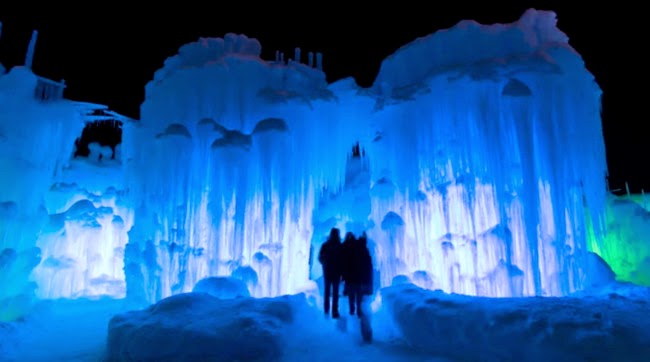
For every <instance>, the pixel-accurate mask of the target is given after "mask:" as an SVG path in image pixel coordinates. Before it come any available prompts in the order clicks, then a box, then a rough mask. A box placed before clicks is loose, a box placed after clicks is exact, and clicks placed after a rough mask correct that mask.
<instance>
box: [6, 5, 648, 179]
mask: <svg viewBox="0 0 650 362" xmlns="http://www.w3.org/2000/svg"><path fill="white" fill-rule="evenodd" d="M6 3H7V2H3V4H2V5H0V21H2V23H3V29H2V37H1V38H0V62H1V63H2V64H3V65H4V66H5V68H7V69H9V68H10V67H11V66H14V65H19V64H22V63H23V61H24V56H25V50H26V48H27V44H28V43H29V39H30V37H31V32H32V30H34V29H36V30H38V31H39V37H38V43H37V46H36V53H35V58H34V65H33V69H34V71H35V72H36V73H37V74H38V75H41V76H44V77H47V78H50V79H54V80H60V79H65V80H66V83H67V84H68V88H67V90H66V93H65V95H66V97H67V98H69V99H74V100H80V101H88V102H94V103H100V104H106V105H108V106H109V107H110V108H111V109H113V110H115V111H117V112H119V113H122V114H124V115H127V116H130V117H133V118H138V117H139V106H140V104H141V103H142V101H143V99H144V86H145V84H146V82H148V81H149V80H150V79H151V78H152V77H153V73H154V71H155V70H156V69H158V68H160V67H161V66H162V64H163V62H164V60H165V59H166V58H167V57H169V56H172V55H174V54H175V53H176V52H177V50H178V48H179V47H180V46H181V45H183V44H185V43H188V42H192V41H196V40H197V39H198V38H199V37H222V36H224V35H225V34H226V33H228V32H233V33H241V34H246V35H247V36H249V37H254V38H257V39H258V40H259V41H260V42H261V44H262V48H263V54H262V56H263V58H265V59H273V58H274V54H275V51H276V50H280V51H283V52H285V54H288V55H289V56H291V55H292V54H293V49H294V48H295V47H300V48H301V49H302V51H303V54H306V52H309V51H314V52H316V51H319V52H322V53H323V54H324V55H323V66H324V70H325V72H326V73H327V76H328V80H329V81H335V80H338V79H341V78H344V77H348V76H353V77H354V78H355V79H356V80H357V82H358V83H359V84H360V85H361V86H369V85H371V84H372V82H373V80H374V78H375V76H376V74H377V71H378V70H379V66H380V64H381V61H382V60H383V59H384V58H385V57H386V56H388V55H390V54H392V53H393V52H394V51H395V50H397V49H398V48H399V47H401V46H402V45H405V44H407V43H409V42H410V41H412V40H414V39H415V38H417V37H420V36H425V35H428V34H431V33H433V32H435V31H436V30H438V29H444V28H448V27H451V26H453V25H454V24H456V23H457V22H458V21H460V20H462V19H473V20H476V21H478V22H480V23H484V24H490V23H497V22H499V23H509V22H512V21H515V20H517V19H518V18H519V17H520V16H521V14H523V12H524V11H525V9H527V8H536V9H540V10H553V11H555V12H556V13H557V15H558V20H559V21H558V26H559V27H560V29H561V30H562V31H564V32H565V33H566V34H567V35H568V36H569V38H570V44H571V45H572V46H573V47H574V48H575V49H576V50H577V51H578V52H579V53H580V54H581V55H582V56H583V59H584V60H585V62H586V65H587V68H588V70H589V71H591V72H592V73H593V74H594V75H595V77H596V81H597V82H598V84H599V85H600V86H601V88H602V89H603V92H604V96H603V131H604V135H605V142H606V147H607V154H608V164H609V173H610V177H609V178H610V182H609V184H610V188H611V189H624V188H625V186H624V183H625V182H626V181H627V182H628V183H629V187H630V189H631V190H632V191H633V192H639V191H640V190H641V189H642V188H643V189H645V190H650V170H647V168H648V167H647V163H648V161H646V155H647V154H648V149H649V148H650V146H648V143H647V141H646V139H647V138H648V135H647V134H646V133H645V132H644V129H645V126H644V123H645V121H646V120H645V119H644V118H643V117H644V114H646V112H644V111H645V105H644V103H643V102H641V96H642V94H643V92H644V87H643V84H644V83H645V79H646V78H647V71H646V70H645V68H644V67H641V62H642V61H643V60H644V59H645V58H644V57H643V56H642V55H641V54H642V53H644V52H645V51H646V49H644V48H645V45H646V44H647V39H646V38H645V36H644V35H643V34H644V33H645V32H646V31H645V30H643V29H642V27H645V23H644V22H643V21H642V20H641V17H642V16H643V14H644V12H643V11H642V10H641V9H635V8H634V7H631V6H630V5H627V6H623V5H618V4H619V3H618V2H615V3H612V2H601V3H600V4H595V2H585V4H589V5H588V6H587V5H585V6H578V5H575V3H576V2H572V1H511V2H499V1H489V2H488V1H480V2H479V1H477V2H475V3H472V2H468V1H452V2H443V1H418V2H409V1H399V2H384V3H383V5H380V3H379V2H369V3H367V5H356V4H354V5H352V6H344V5H339V4H335V3H332V2H324V1H307V2H302V3H299V4H301V5H289V4H285V3H282V2H264V3H263V4H262V5H257V4H256V3H253V2H250V3H248V2H238V3H233V4H227V3H226V2H203V3H198V4H194V5H192V4H190V2H189V1H184V2H168V3H163V2H159V3H156V4H157V5H156V8H148V7H146V6H145V5H144V3H142V4H140V3H134V2H131V3H130V4H129V6H122V5H121V4H119V3H117V2H105V3H104V2H83V3H79V4H84V5H74V6H72V5H71V6H64V5H62V4H61V3H60V2H59V3H57V4H55V5H46V6H41V5H36V4H32V5H30V8H31V9H29V11H28V10H27V9H25V8H22V9H18V8H15V7H14V8H10V7H9V6H8V4H6ZM621 3H622V2H621ZM50 4H51V3H50ZM163 4H167V5H163ZM199 4H202V5H199ZM344 4H352V3H350V2H348V3H344ZM637 89H640V90H637ZM642 107H643V110H642Z"/></svg>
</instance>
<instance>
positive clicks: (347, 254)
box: [341, 232, 357, 315]
mask: <svg viewBox="0 0 650 362" xmlns="http://www.w3.org/2000/svg"><path fill="white" fill-rule="evenodd" d="M356 247H357V238H356V237H355V236H354V234H353V233H351V232H347V233H346V234H345V239H344V240H343V245H342V246H341V266H342V268H341V279H342V280H343V282H344V283H345V284H344V287H343V295H345V296H346V297H348V301H350V315H354V303H353V299H351V298H352V296H351V289H350V286H351V285H352V284H354V277H353V276H351V275H350V273H351V272H353V270H352V269H353V268H352V263H353V260H352V257H353V253H354V248H356Z"/></svg>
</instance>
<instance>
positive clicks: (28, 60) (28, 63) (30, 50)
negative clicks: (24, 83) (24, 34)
mask: <svg viewBox="0 0 650 362" xmlns="http://www.w3.org/2000/svg"><path fill="white" fill-rule="evenodd" d="M37 38H38V30H34V32H32V39H31V40H30V41H29V46H28V47H27V54H26V55H25V67H26V68H29V69H32V62H33V61H34V49H35V48H36V39H37Z"/></svg>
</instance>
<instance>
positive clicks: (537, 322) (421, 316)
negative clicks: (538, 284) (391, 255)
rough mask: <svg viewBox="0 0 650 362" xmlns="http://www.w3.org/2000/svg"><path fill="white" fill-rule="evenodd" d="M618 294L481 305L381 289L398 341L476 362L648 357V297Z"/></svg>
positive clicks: (413, 289) (476, 300) (412, 290)
mask: <svg viewBox="0 0 650 362" xmlns="http://www.w3.org/2000/svg"><path fill="white" fill-rule="evenodd" d="M636 293H637V295H643V294H641V293H639V292H638V291H637V292H636ZM624 294H627V293H621V294H618V293H610V294H603V295H601V296H595V295H594V296H585V297H582V298H576V297H564V298H541V297H540V298H481V297H470V296H462V295H449V294H445V293H442V292H432V291H428V290H424V289H420V288H418V287H417V286H414V285H412V284H404V285H399V286H392V287H388V288H385V289H382V291H381V298H382V307H383V308H385V311H387V312H388V313H389V314H390V315H391V316H392V317H393V319H394V322H395V325H396V327H397V329H398V330H399V331H400V332H401V333H402V335H403V337H404V338H405V339H406V340H407V341H408V342H409V343H410V344H411V345H412V346H413V347H414V348H416V349H419V350H422V351H426V352H428V353H431V354H433V355H438V356H446V357H449V358H452V359H460V360H475V361H478V360H480V361H596V360H598V361H638V360H640V359H639V358H640V356H650V336H649V335H648V334H647V333H646V329H647V326H648V325H650V303H649V301H648V298H647V295H648V294H647V293H645V298H638V299H637V298H631V297H630V296H625V295H624ZM641 360H644V359H643V358H641ZM646 360H647V359H646Z"/></svg>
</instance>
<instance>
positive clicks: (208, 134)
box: [0, 10, 613, 305]
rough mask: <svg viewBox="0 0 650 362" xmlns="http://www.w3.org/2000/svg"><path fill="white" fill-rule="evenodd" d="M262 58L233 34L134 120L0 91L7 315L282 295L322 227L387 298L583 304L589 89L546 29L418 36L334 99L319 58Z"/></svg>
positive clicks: (188, 53)
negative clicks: (100, 301) (84, 304)
mask: <svg viewBox="0 0 650 362" xmlns="http://www.w3.org/2000/svg"><path fill="white" fill-rule="evenodd" d="M486 29H489V31H486ZM470 39H471V42H472V44H473V46H472V47H471V49H470V48H469V47H466V46H465V44H466V43H467V41H469V40H470ZM260 54H261V44H260V43H259V42H258V41H257V40H255V39H251V38H248V37H246V36H245V35H236V34H227V35H226V36H225V37H224V38H201V39H199V40H198V41H196V42H192V43H189V44H186V45H184V46H182V47H181V48H180V49H179V51H178V54H176V55H174V56H172V57H170V58H168V59H167V60H166V61H165V63H164V66H163V67H162V68H161V69H159V70H158V71H156V73H155V74H154V75H153V79H152V80H151V81H150V82H149V83H148V84H147V85H146V88H145V101H144V102H143V104H142V106H141V117H140V119H139V120H134V119H129V118H127V117H123V116H121V115H118V114H115V113H114V112H111V111H110V110H108V109H107V108H106V107H104V106H101V105H96V104H89V103H84V102H76V101H71V100H67V99H59V100H54V101H52V100H50V101H47V102H45V101H43V100H42V99H37V98H35V97H34V89H36V88H37V87H38V84H43V81H42V80H41V78H40V77H38V76H36V75H35V74H34V73H33V72H32V71H31V69H30V67H28V66H22V67H21V66H16V67H13V68H11V69H10V70H9V71H8V72H7V73H6V74H2V75H0V109H1V111H0V149H2V150H3V152H2V156H0V162H1V168H2V169H3V172H5V173H6V174H12V175H14V177H11V178H4V179H3V180H2V187H0V250H1V251H2V253H1V254H0V255H1V256H0V268H1V270H0V284H2V285H7V286H8V287H7V288H3V289H2V290H1V291H0V299H2V300H11V298H25V296H36V297H38V298H45V299H47V298H74V297H92V296H102V295H108V296H113V297H124V296H127V297H130V298H134V299H137V300H143V301H147V302H154V301H158V300H160V299H162V298H165V297H167V296H170V295H173V294H178V293H181V292H187V291H191V290H192V289H193V288H194V286H195V285H196V284H197V283H198V282H199V281H200V280H202V279H204V278H206V277H213V276H232V277H233V278H235V279H240V280H242V281H243V282H244V283H245V284H246V285H247V286H248V288H249V291H250V294H251V295H253V296H256V297H262V296H277V295H281V294H287V293H294V292H298V291H301V290H305V288H309V287H310V285H313V281H314V280H317V279H318V278H319V277H320V268H319V265H318V262H317V261H315V260H314V254H315V250H318V248H319V246H320V244H321V243H322V242H323V241H324V239H325V237H326V236H327V233H328V231H329V229H330V228H332V227H339V228H340V229H341V230H342V231H343V232H346V231H353V232H355V233H359V232H361V231H366V232H367V234H368V236H369V239H370V246H371V248H372V253H373V258H374V262H375V267H376V269H377V274H378V278H377V280H378V283H380V285H381V286H386V285H390V284H391V283H393V281H394V280H399V279H404V278H406V279H409V280H411V281H413V282H414V283H416V284H418V285H420V286H423V287H425V288H428V289H441V290H443V291H446V292H455V293H461V294H468V295H479V296H492V297H506V296H534V295H544V296H557V295H566V294H568V293H571V292H573V291H576V290H580V289H581V288H583V287H584V284H585V280H587V276H588V275H589V272H590V270H589V265H591V264H590V263H589V262H588V260H589V258H590V257H589V255H591V254H590V253H591V251H594V250H596V249H598V250H599V251H603V250H606V247H603V246H602V240H604V238H605V237H606V236H605V235H606V234H605V232H606V227H605V226H606V224H607V218H606V212H607V210H608V207H609V206H608V195H607V191H606V185H605V175H606V173H607V167H606V160H605V147H604V142H603V136H602V129H601V118H600V107H601V103H600V101H601V90H600V88H599V86H598V84H597V83H596V82H595V80H594V77H593V76H592V74H591V73H589V71H588V70H587V69H586V68H585V65H584V62H583V60H582V59H581V57H580V55H579V54H578V53H577V52H576V51H575V50H574V49H573V48H572V47H571V46H570V45H569V43H568V38H567V36H566V35H565V34H564V33H563V32H562V31H560V30H559V29H558V28H557V27H556V18H555V14H554V13H552V12H546V11H537V10H529V11H527V12H526V13H525V14H524V15H523V16H522V17H521V19H520V20H518V21H517V22H515V23H512V24H505V25H503V24H499V25H492V26H485V25H479V24H477V23H475V22H471V21H463V22H461V23H459V24H458V25H456V26H454V27H452V28H450V29H448V30H444V31H439V32H436V33H434V34H432V35H429V36H426V37H423V38H420V39H417V40H416V41H414V42H412V43H410V44H407V45H406V46H404V47H402V48H400V49H399V50H397V51H396V52H395V53H394V54H392V55H391V56H389V57H388V58H387V59H386V60H385V61H384V62H383V63H382V66H381V69H380V71H379V74H378V75H377V78H376V81H375V83H374V84H373V85H372V86H371V87H369V88H361V87H359V86H358V85H357V84H356V83H355V81H354V79H351V78H349V79H343V80H340V81H337V82H335V83H332V84H328V83H327V81H326V78H325V73H324V71H323V67H322V58H323V55H322V54H320V53H318V54H313V53H309V54H308V61H307V62H306V63H305V62H304V61H303V59H301V55H300V50H299V49H296V52H295V54H294V57H293V59H287V60H285V59H284V55H283V54H281V56H278V57H276V59H275V60H272V61H268V60H263V59H261V58H260ZM314 56H316V62H315V63H314ZM39 82H40V83H39ZM48 84H50V83H48ZM56 84H58V83H56V82H54V87H56ZM57 89H58V88H57ZM59 90H60V91H61V93H62V88H61V89H59ZM57 94H58V93H57ZM36 125H38V126H36ZM97 131H101V132H99V133H101V134H110V137H109V138H111V139H112V140H119V142H112V143H111V142H108V141H106V140H95V141H92V142H91V141H89V140H90V139H91V138H92V137H90V134H91V133H93V132H95V133H97ZM79 135H82V136H81V137H79ZM28 138H29V139H31V140H32V141H31V142H23V140H25V139H28ZM75 140H77V141H76V142H75ZM21 142H22V143H21ZM82 143H83V144H85V146H83V145H82ZM17 145H22V146H20V147H19V146H17ZM350 145H353V147H352V150H350ZM75 156H77V157H75ZM79 156H82V157H79ZM98 161H101V162H98ZM610 254H611V255H613V252H610ZM19 304H20V303H18V302H16V303H15V305H19Z"/></svg>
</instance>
